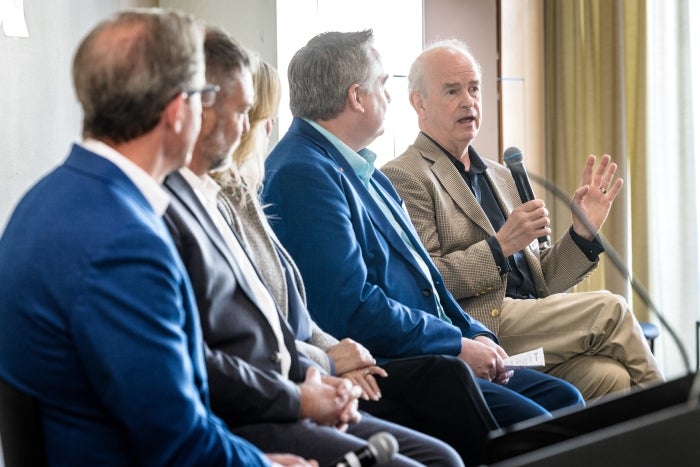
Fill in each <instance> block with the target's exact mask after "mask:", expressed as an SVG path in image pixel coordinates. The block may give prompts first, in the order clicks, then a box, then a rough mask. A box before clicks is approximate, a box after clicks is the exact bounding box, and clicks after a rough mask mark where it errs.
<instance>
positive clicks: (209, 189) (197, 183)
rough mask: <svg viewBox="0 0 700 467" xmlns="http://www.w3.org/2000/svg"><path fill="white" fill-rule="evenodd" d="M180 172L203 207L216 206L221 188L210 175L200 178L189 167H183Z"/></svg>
mask: <svg viewBox="0 0 700 467" xmlns="http://www.w3.org/2000/svg"><path fill="white" fill-rule="evenodd" d="M179 172H180V175H182V177H183V178H184V179H185V181H186V182H187V183H189V185H190V186H191V187H192V189H193V190H194V192H195V194H196V195H197V197H198V198H199V200H200V201H201V202H202V204H203V205H205V206H207V205H209V204H210V203H213V204H214V205H215V204H216V195H218V194H219V191H220V190H221V187H220V186H219V184H218V183H216V181H214V179H213V178H211V177H210V176H209V175H204V176H202V177H200V176H199V175H197V174H196V173H194V172H192V170H190V168H189V167H183V168H181V169H180V170H179Z"/></svg>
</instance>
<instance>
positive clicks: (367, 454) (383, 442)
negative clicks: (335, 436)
mask: <svg viewBox="0 0 700 467" xmlns="http://www.w3.org/2000/svg"><path fill="white" fill-rule="evenodd" d="M367 443H368V444H367V446H364V447H362V448H360V449H358V450H356V451H351V452H349V453H347V454H345V455H344V456H343V458H342V459H341V460H339V461H338V462H335V463H334V464H333V466H335V467H369V466H370V465H379V464H383V463H385V462H388V461H390V460H391V459H393V458H394V456H395V455H396V451H398V450H399V443H398V442H397V441H396V438H394V436H393V435H391V434H389V433H387V432H385V431H380V432H379V433H376V434H374V435H372V436H370V438H369V440H368V441H367Z"/></svg>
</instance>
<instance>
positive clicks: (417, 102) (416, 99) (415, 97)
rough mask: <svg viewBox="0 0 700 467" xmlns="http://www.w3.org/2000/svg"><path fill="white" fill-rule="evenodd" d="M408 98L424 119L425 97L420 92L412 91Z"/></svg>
mask: <svg viewBox="0 0 700 467" xmlns="http://www.w3.org/2000/svg"><path fill="white" fill-rule="evenodd" d="M408 98H409V100H410V101H411V106H413V108H414V110H415V111H416V113H417V114H418V116H419V117H420V118H423V116H424V115H425V101H423V96H421V95H420V93H419V92H418V91H411V94H409V96H408Z"/></svg>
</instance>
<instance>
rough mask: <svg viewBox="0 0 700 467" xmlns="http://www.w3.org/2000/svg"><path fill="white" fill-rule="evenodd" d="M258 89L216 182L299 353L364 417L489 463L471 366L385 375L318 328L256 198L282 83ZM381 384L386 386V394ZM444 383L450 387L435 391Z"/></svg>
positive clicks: (422, 366)
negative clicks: (344, 384) (348, 391)
mask: <svg viewBox="0 0 700 467" xmlns="http://www.w3.org/2000/svg"><path fill="white" fill-rule="evenodd" d="M253 83H254V86H255V103H254V105H253V106H252V107H251V109H250V112H249V113H248V117H249V121H250V131H248V132H247V133H245V134H244V135H243V136H242V137H241V144H240V145H239V146H238V148H236V150H235V151H234V152H233V164H232V165H231V167H230V168H226V170H219V171H216V172H215V173H213V174H212V176H214V177H215V178H216V180H217V181H218V182H219V183H220V184H221V185H222V190H221V191H220V192H219V201H220V207H222V208H223V209H222V212H223V213H224V214H225V217H226V219H227V222H228V223H229V225H231V226H232V228H234V229H235V230H236V232H237V233H238V237H239V239H240V240H241V243H243V244H244V247H245V249H246V252H247V253H248V255H249V256H250V258H251V260H252V261H253V263H255V264H256V266H257V269H258V272H259V273H260V274H261V276H262V279H263V282H264V283H265V285H266V286H267V288H268V290H269V292H270V293H271V294H272V297H273V299H274V300H275V303H277V305H278V307H279V310H280V313H281V314H282V316H284V317H285V318H287V319H288V322H289V324H290V327H291V328H292V330H293V331H294V334H295V336H296V338H297V348H298V349H299V351H300V352H302V353H304V354H305V355H307V356H308V357H310V358H312V359H313V360H314V361H316V362H318V363H319V364H320V365H321V366H322V367H323V368H324V369H326V370H327V371H328V372H330V373H331V374H337V375H340V376H342V377H344V378H349V379H351V380H352V381H353V382H354V383H355V384H357V385H358V386H360V387H361V388H362V389H363V396H362V397H363V399H364V400H363V401H361V403H360V404H361V407H362V408H363V409H364V410H365V411H367V412H369V413H372V414H375V415H378V416H380V417H381V418H384V419H386V420H389V421H392V422H397V423H400V424H401V425H404V426H407V427H409V428H414V429H417V430H418V431H421V432H423V433H426V434H429V435H431V436H435V437H437V438H439V439H441V440H443V441H445V442H447V443H449V444H450V445H451V446H452V447H453V448H454V449H455V450H456V451H457V452H458V453H459V454H460V456H461V457H462V460H463V461H464V463H465V464H467V465H478V464H480V463H482V462H483V460H484V457H483V456H484V454H485V452H484V449H482V448H485V447H486V442H485V441H486V438H487V436H488V433H489V432H490V431H491V430H493V429H495V428H497V425H496V422H495V420H494V419H493V416H492V415H491V412H490V411H489V409H488V407H487V406H486V402H485V401H484V398H483V396H482V394H481V390H480V389H479V386H478V385H477V383H476V378H475V377H474V376H473V374H472V373H471V371H469V367H468V366H467V365H466V363H464V362H463V361H462V360H459V359H458V358H457V357H448V356H445V355H428V356H418V357H413V358H405V359H394V360H392V361H390V362H385V365H386V366H385V368H382V367H379V366H376V365H375V360H374V358H373V357H372V355H371V354H370V353H369V351H368V350H367V349H366V348H365V347H364V346H362V345H361V344H359V343H357V342H355V341H353V340H352V339H348V338H344V339H342V340H341V341H340V342H338V340H337V339H335V338H334V337H333V336H331V335H329V334H327V333H325V332H324V331H323V330H322V329H320V328H319V327H318V325H316V324H315V323H314V322H313V320H311V318H310V316H309V312H308V310H307V308H306V302H305V294H304V284H303V281H302V279H301V275H300V273H299V271H298V269H297V268H296V266H295V264H294V261H293V260H292V259H291V257H290V255H289V254H288V253H287V251H286V250H285V249H284V248H283V247H282V245H281V244H280V242H279V240H278V239H277V237H276V236H275V234H274V233H273V232H272V230H271V228H270V226H269V224H268V221H267V218H266V217H265V214H264V212H263V209H262V207H261V206H260V202H259V199H258V192H257V190H256V187H258V186H260V181H261V180H260V179H261V175H262V172H261V171H259V170H257V168H258V167H261V166H262V161H263V160H264V156H265V154H266V149H265V148H266V147H267V139H268V135H269V130H270V128H271V126H270V125H269V120H270V119H272V118H274V116H275V115H276V114H277V106H278V102H279V94H280V92H279V91H280V89H281V87H280V81H279V76H278V74H277V71H276V70H275V69H274V68H272V67H271V66H269V65H268V64H267V63H266V62H264V61H261V62H260V63H259V66H258V67H257V69H256V71H255V72H254V74H253ZM251 169H252V170H251ZM375 377H381V378H382V390H381V391H380V390H379V387H378V385H377V381H376V379H375ZM437 381H450V384H449V385H443V386H442V389H441V390H440V391H435V390H434V388H435V384H436V382H437ZM407 387H410V388H411V390H410V391H407V390H406V388H407Z"/></svg>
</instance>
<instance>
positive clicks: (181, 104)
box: [161, 93, 187, 134]
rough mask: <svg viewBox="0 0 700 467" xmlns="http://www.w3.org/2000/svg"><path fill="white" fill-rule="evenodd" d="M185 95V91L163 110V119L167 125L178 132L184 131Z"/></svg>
mask: <svg viewBox="0 0 700 467" xmlns="http://www.w3.org/2000/svg"><path fill="white" fill-rule="evenodd" d="M185 105H187V103H186V102H185V95H184V94H183V93H180V94H178V96H177V97H174V98H173V99H172V100H171V101H170V102H169V103H168V105H166V106H165V109H164V110H163V115H162V117H161V118H162V119H163V120H164V121H165V123H166V125H167V126H168V127H170V128H172V129H173V131H174V132H175V133H176V134H179V133H180V132H182V127H183V125H184V120H185Z"/></svg>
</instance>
